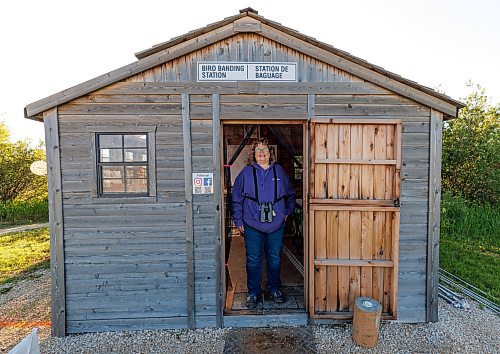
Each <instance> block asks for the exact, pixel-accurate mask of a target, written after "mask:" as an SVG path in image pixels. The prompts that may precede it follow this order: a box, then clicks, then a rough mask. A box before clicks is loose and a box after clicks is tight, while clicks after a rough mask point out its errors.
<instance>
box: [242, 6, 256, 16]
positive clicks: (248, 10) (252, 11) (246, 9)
mask: <svg viewBox="0 0 500 354" xmlns="http://www.w3.org/2000/svg"><path fill="white" fill-rule="evenodd" d="M245 12H251V13H254V14H256V15H258V14H259V11H257V10H254V9H252V8H251V7H247V8H245V9H241V10H240V14H242V13H245Z"/></svg>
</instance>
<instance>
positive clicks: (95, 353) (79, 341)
mask: <svg viewBox="0 0 500 354" xmlns="http://www.w3.org/2000/svg"><path fill="white" fill-rule="evenodd" d="M49 277H50V272H49V271H47V270H43V271H38V272H37V273H35V274H34V276H33V277H32V278H31V279H27V280H23V281H21V282H19V283H18V284H17V285H16V286H15V287H14V288H13V289H12V290H10V291H9V292H8V293H7V294H2V295H0V314H1V315H0V316H1V317H0V322H3V324H2V325H3V326H4V327H2V328H0V352H2V353H3V352H7V351H8V350H9V349H10V348H12V347H13V346H14V345H15V344H16V343H17V342H19V341H20V340H21V339H22V338H23V337H24V336H26V335H27V334H29V333H30V331H31V327H29V326H28V325H27V323H29V322H38V321H48V320H50V299H49V294H50V278H49ZM439 316H440V321H439V322H438V323H422V324H400V323H394V322H383V323H382V327H381V330H380V337H379V342H378V345H377V347H376V348H375V349H371V350H368V349H364V348H362V347H359V346H357V345H356V344H355V343H354V342H353V341H352V339H351V325H350V324H344V325H340V326H338V325H337V326H326V325H323V326H313V330H314V334H315V341H316V348H317V351H318V353H332V352H338V353H500V339H499V338H500V337H499V336H500V316H497V315H495V314H493V313H492V312H491V311H489V310H487V309H485V310H482V309H480V308H479V307H478V306H476V304H475V303H472V302H471V309H470V310H469V311H465V310H459V309H455V308H453V307H451V306H450V305H448V304H446V303H444V302H442V301H441V302H440V304H439ZM8 321H22V323H24V324H25V325H24V326H23V327H18V328H14V327H12V325H7V326H5V322H8ZM229 331H230V329H229V328H224V329H220V328H210V329H199V330H193V331H189V330H161V331H137V332H114V333H90V334H83V335H72V336H68V337H65V338H51V337H50V329H49V328H46V327H41V328H40V331H39V340H40V348H41V352H42V353H92V354H99V353H222V352H223V350H224V343H225V339H226V337H227V334H228V333H229Z"/></svg>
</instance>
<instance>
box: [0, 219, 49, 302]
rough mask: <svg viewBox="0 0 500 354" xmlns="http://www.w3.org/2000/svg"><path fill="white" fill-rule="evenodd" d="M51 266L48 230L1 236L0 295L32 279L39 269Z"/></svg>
mask: <svg viewBox="0 0 500 354" xmlns="http://www.w3.org/2000/svg"><path fill="white" fill-rule="evenodd" d="M49 266H50V236H49V230H48V228H43V229H37V230H31V231H24V232H18V233H12V234H7V235H3V236H0V286H1V285H4V284H9V285H7V286H2V287H1V289H0V290H1V291H0V293H6V292H8V291H9V290H10V289H9V288H11V286H10V284H11V283H15V282H17V281H19V280H20V279H25V278H30V277H31V276H33V275H32V273H33V272H34V271H35V270H38V269H46V268H49Z"/></svg>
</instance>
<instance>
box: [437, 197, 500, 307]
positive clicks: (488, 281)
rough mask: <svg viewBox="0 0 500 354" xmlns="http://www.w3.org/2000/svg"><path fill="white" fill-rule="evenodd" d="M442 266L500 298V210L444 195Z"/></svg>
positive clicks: (491, 296) (490, 297)
mask: <svg viewBox="0 0 500 354" xmlns="http://www.w3.org/2000/svg"><path fill="white" fill-rule="evenodd" d="M439 263H440V267H442V268H444V269H445V270H447V271H448V272H450V273H452V274H454V275H456V276H457V277H459V278H461V279H463V280H465V281H466V282H468V283H470V284H472V285H474V286H476V287H477V288H479V289H481V290H483V291H485V292H486V293H487V294H488V295H489V296H488V297H489V299H490V300H491V301H494V302H496V303H497V304H498V302H499V299H500V283H499V282H498V274H499V273H500V209H499V208H498V207H494V206H491V205H489V204H473V203H471V202H468V201H467V200H465V199H463V198H460V197H452V196H451V195H450V194H444V195H443V201H442V211H441V245H440V262H439Z"/></svg>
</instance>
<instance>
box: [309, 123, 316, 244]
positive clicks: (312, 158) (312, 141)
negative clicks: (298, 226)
mask: <svg viewBox="0 0 500 354" xmlns="http://www.w3.org/2000/svg"><path fill="white" fill-rule="evenodd" d="M316 126H317V124H316V123H313V122H309V131H310V133H311V134H310V141H309V146H310V152H311V156H309V166H310V167H309V175H310V178H309V193H311V196H310V197H311V198H313V199H314V198H316V195H315V193H314V190H315V186H314V184H315V178H314V175H315V174H316V163H315V162H314V161H315V159H316V151H315V150H316V149H315V146H316ZM311 235H313V234H311Z"/></svg>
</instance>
